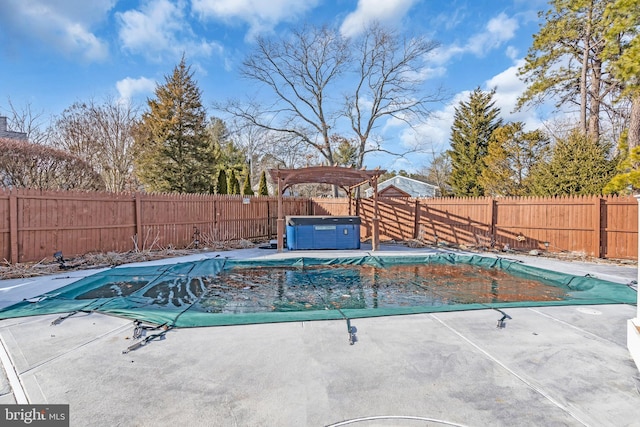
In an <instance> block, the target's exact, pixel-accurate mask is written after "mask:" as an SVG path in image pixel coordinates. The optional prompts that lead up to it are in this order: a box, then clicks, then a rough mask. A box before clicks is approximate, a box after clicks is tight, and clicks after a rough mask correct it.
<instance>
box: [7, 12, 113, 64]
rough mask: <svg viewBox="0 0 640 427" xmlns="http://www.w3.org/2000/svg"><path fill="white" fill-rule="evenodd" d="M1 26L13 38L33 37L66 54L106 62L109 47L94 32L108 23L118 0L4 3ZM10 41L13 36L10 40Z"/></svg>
mask: <svg viewBox="0 0 640 427" xmlns="http://www.w3.org/2000/svg"><path fill="white" fill-rule="evenodd" d="M3 2H4V3H3V5H2V13H1V14H0V26H2V27H3V29H4V30H5V31H8V32H10V33H13V34H11V35H12V36H13V37H26V38H34V39H36V40H38V41H39V42H40V43H42V44H44V45H46V46H53V47H54V48H55V49H56V50H58V51H60V52H63V53H65V54H67V55H80V56H81V57H82V58H83V59H84V60H87V61H100V60H104V59H105V58H106V57H107V56H108V53H109V49H108V45H107V43H106V42H105V41H103V40H101V39H100V38H99V37H98V36H96V35H95V34H94V33H93V32H92V30H91V29H92V27H93V26H95V25H96V24H98V23H100V22H101V21H103V20H105V19H106V18H107V16H108V13H109V11H110V10H111V9H112V8H113V6H114V5H115V3H116V2H115V0H105V1H102V2H97V3H95V2H87V1H84V0H59V1H56V2H52V1H50V0H26V1H25V0H3ZM10 38H11V37H10Z"/></svg>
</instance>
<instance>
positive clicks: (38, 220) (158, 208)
mask: <svg viewBox="0 0 640 427" xmlns="http://www.w3.org/2000/svg"><path fill="white" fill-rule="evenodd" d="M277 205H278V200H277V198H276V197H242V196H214V195H184V194H178V195H176V194H142V193H122V194H113V193H84V192H45V191H38V190H12V191H1V190H0V260H1V259H3V258H4V259H5V260H8V261H10V262H12V263H16V262H27V261H39V260H42V259H44V258H51V257H52V256H53V254H54V253H55V252H57V251H62V253H63V254H64V255H65V256H72V255H80V254H85V253H89V252H109V251H116V252H126V251H130V250H134V249H140V250H143V249H161V248H167V247H170V246H171V247H176V248H180V247H182V248H184V247H188V246H192V245H193V244H194V241H195V240H196V239H198V240H199V241H200V244H201V246H205V245H206V244H207V243H208V242H209V243H212V242H223V241H229V240H237V239H270V238H272V237H273V236H275V232H276V219H277V214H278V209H277ZM284 212H285V214H286V215H309V214H310V212H311V202H310V200H309V199H306V198H286V199H285V200H284Z"/></svg>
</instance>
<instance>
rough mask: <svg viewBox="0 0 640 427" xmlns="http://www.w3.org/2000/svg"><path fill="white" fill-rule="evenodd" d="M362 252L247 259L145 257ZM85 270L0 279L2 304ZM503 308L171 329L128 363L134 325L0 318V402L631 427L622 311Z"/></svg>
mask: <svg viewBox="0 0 640 427" xmlns="http://www.w3.org/2000/svg"><path fill="white" fill-rule="evenodd" d="M381 249H382V250H381V251H380V252H377V254H383V255H384V254H386V255H390V254H391V255H398V254H400V253H405V252H406V253H411V254H415V253H421V254H422V253H431V252H433V250H427V249H409V248H405V247H400V246H395V245H393V246H383V247H382V248H381ZM366 253H367V249H366V248H363V249H362V250H360V251H297V252H295V253H290V252H289V253H287V252H284V253H276V252H275V251H274V250H259V249H249V250H238V251H230V252H220V253H208V254H204V255H194V256H190V257H183V258H181V259H178V260H175V259H174V260H171V261H169V260H163V261H156V262H155V263H159V262H176V261H186V260H194V259H198V258H202V257H213V256H216V255H219V256H228V257H234V258H273V257H282V256H313V257H318V256H331V257H335V256H338V255H343V256H351V255H353V254H358V255H362V254H366ZM510 257H515V256H511V255H510ZM518 258H519V259H520V260H522V261H523V262H525V263H529V264H532V265H536V266H539V267H543V268H548V269H554V270H558V271H564V272H569V273H572V274H576V275H583V274H592V275H594V276H597V277H600V278H602V279H606V280H610V281H615V282H618V283H621V284H628V283H629V282H631V281H632V280H636V278H637V267H636V266H620V265H613V264H592V263H580V262H566V261H558V260H553V259H548V258H540V257H528V256H527V257H518ZM92 272H95V271H83V272H69V273H65V274H61V275H58V276H54V277H46V278H38V279H19V280H11V281H2V282H0V306H2V307H4V306H7V305H10V304H12V303H14V302H17V301H20V300H22V299H23V298H31V297H34V296H36V295H39V294H41V293H43V292H46V291H49V290H51V289H55V288H57V287H60V286H64V285H66V284H68V283H71V282H72V281H75V280H77V279H78V278H80V277H83V276H84V275H87V274H90V273H92ZM506 311H507V312H508V314H509V315H510V316H511V318H512V319H509V320H507V323H506V327H505V328H497V327H496V321H497V320H498V319H499V318H500V313H498V312H496V311H494V310H490V309H488V310H479V311H465V312H450V313H435V314H418V315H406V316H390V317H377V318H367V319H356V320H353V321H352V324H353V325H354V326H356V327H357V330H358V332H357V337H358V341H357V343H356V344H355V345H349V343H348V334H347V329H346V326H345V322H344V321H315V322H295V323H278V324H258V325H246V326H229V327H210V328H191V329H174V330H171V331H169V332H168V333H167V334H166V339H163V340H154V341H151V342H149V343H148V344H147V345H145V346H144V347H141V348H139V349H137V350H135V351H131V352H129V353H123V350H125V349H126V348H127V347H129V346H130V345H131V344H132V339H131V337H132V333H133V324H132V321H131V320H127V319H122V318H117V317H111V316H106V315H102V314H98V313H91V314H85V313H81V314H77V315H75V316H72V317H69V318H68V319H66V320H64V321H63V322H62V323H60V324H58V325H55V326H52V325H51V322H52V320H54V319H56V318H58V317H59V315H47V316H37V317H29V318H17V319H6V320H2V321H0V339H1V343H2V347H1V348H0V353H3V354H4V355H3V358H2V362H3V366H4V370H5V372H2V375H1V376H0V403H4V404H7V403H47V404H59V403H65V404H67V403H68V404H69V405H70V415H71V425H72V426H89V425H91V426H93V425H95V426H106V425H108V426H165V425H166V426H174V425H193V426H323V425H327V426H328V425H334V426H337V425H357V426H424V425H465V426H482V425H496V426H501V425H519V426H527V425H530V426H539V425H558V426H616V427H617V426H633V425H640V421H639V420H640V392H639V388H640V375H639V373H638V369H637V368H636V366H635V364H634V362H633V360H632V359H631V357H630V354H629V351H628V349H627V343H626V334H627V321H628V320H629V319H631V318H633V317H635V316H636V313H637V309H636V307H635V306H633V305H625V304H609V305H589V306H561V307H544V308H515V309H508V310H506Z"/></svg>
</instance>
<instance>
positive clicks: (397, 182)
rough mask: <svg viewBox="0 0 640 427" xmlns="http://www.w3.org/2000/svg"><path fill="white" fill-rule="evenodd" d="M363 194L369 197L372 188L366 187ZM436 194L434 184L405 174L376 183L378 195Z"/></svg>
mask: <svg viewBox="0 0 640 427" xmlns="http://www.w3.org/2000/svg"><path fill="white" fill-rule="evenodd" d="M365 194H366V195H367V197H371V196H372V195H373V189H371V188H368V189H367V190H366V191H365ZM437 195H438V187H436V186H435V185H432V184H429V183H426V182H423V181H418V180H417V179H413V178H407V177H406V176H401V175H396V176H394V177H393V178H390V179H387V180H386V181H382V182H380V183H378V197H436V196H437Z"/></svg>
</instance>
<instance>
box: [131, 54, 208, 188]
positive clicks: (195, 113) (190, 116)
mask: <svg viewBox="0 0 640 427" xmlns="http://www.w3.org/2000/svg"><path fill="white" fill-rule="evenodd" d="M155 95H156V97H155V99H150V100H149V101H148V105H149V111H147V112H145V113H144V114H143V115H142V120H141V122H140V124H139V127H138V129H137V132H136V135H135V153H136V157H135V166H136V175H137V176H138V178H139V179H140V181H141V182H142V183H143V185H144V187H145V189H147V190H148V191H160V192H180V193H206V192H209V191H210V188H211V182H212V180H213V177H214V173H215V164H216V158H215V151H214V150H213V147H212V144H211V138H210V134H209V133H208V131H207V123H206V111H205V109H204V107H203V105H202V102H201V92H200V89H199V88H198V86H197V84H196V82H195V80H194V79H193V73H192V72H191V67H190V66H187V64H186V62H185V58H184V57H183V58H182V60H181V61H180V64H179V65H177V66H176V67H175V68H174V70H173V74H172V75H170V76H165V84H164V85H158V86H156V90H155Z"/></svg>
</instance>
